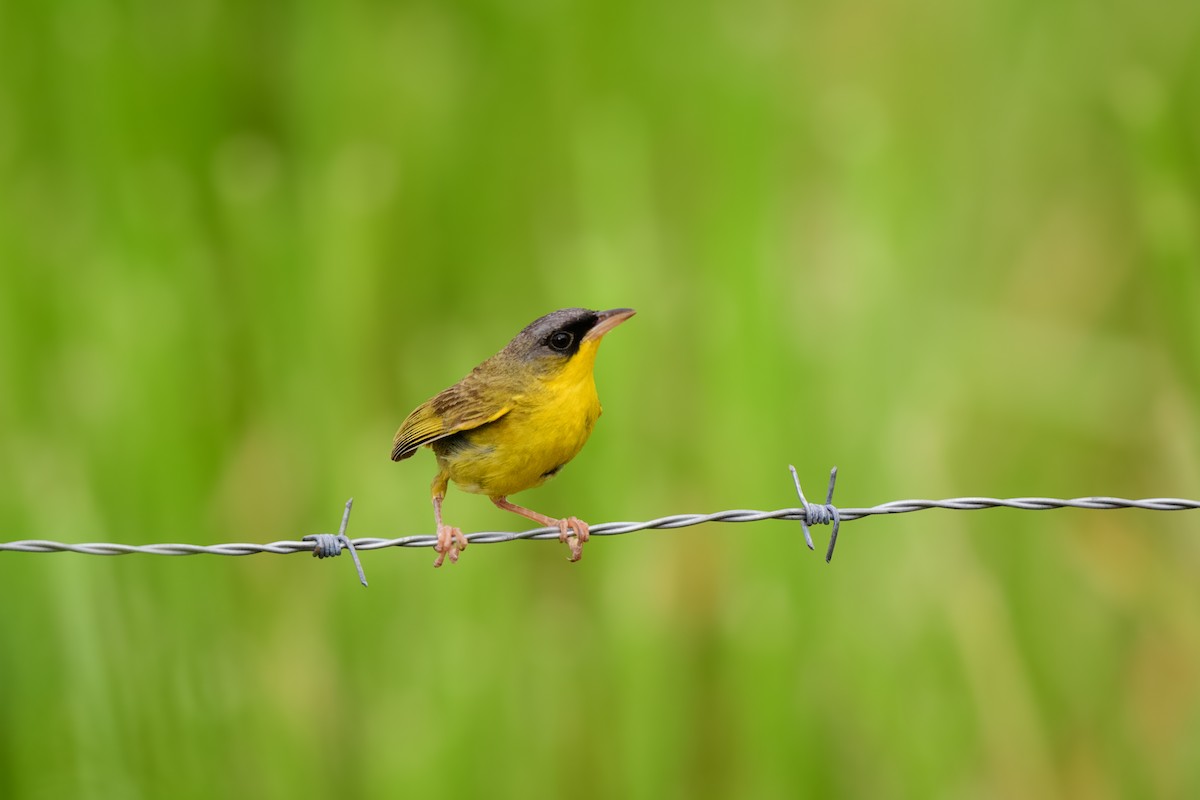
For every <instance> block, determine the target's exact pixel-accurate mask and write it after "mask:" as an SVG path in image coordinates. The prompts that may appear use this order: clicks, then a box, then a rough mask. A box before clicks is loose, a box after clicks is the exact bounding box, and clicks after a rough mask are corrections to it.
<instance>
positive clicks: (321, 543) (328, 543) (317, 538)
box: [302, 497, 367, 586]
mask: <svg viewBox="0 0 1200 800" xmlns="http://www.w3.org/2000/svg"><path fill="white" fill-rule="evenodd" d="M353 505H354V498H353V497H351V498H350V499H349V500H347V501H346V510H345V512H343V513H342V526H341V527H340V528H338V532H337V534H336V535H334V534H332V533H313V534H309V535H308V536H305V537H304V539H303V540H302V541H305V542H313V548H312V554H313V557H314V558H333V557H334V556H340V555H341V554H342V546H343V545H344V546H345V547H347V548H348V549H349V550H350V557H351V558H353V559H354V568H355V569H356V570H358V581H359V583H361V584H362V585H363V586H366V585H367V576H366V575H365V574H363V568H362V562H360V561H359V560H358V551H357V550H355V549H354V540H353V539H351V538H350V537H349V536H347V535H346V526H347V525H349V524H350V508H351V507H352V506H353Z"/></svg>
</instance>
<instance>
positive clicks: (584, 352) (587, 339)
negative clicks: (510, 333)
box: [502, 308, 634, 378]
mask: <svg viewBox="0 0 1200 800" xmlns="http://www.w3.org/2000/svg"><path fill="white" fill-rule="evenodd" d="M633 314H634V311H633V309H632V308H613V309H610V310H608V311H591V310H589V309H586V308H564V309H561V310H559V311H555V312H553V313H550V314H547V315H546V316H544V317H540V318H539V319H536V320H534V321H533V322H531V323H529V325H527V326H526V327H525V329H524V330H523V331H521V332H520V333H518V334H517V335H516V337H514V338H513V340H512V341H511V342H509V343H508V346H507V347H505V348H504V350H503V351H502V355H506V356H508V357H510V358H514V359H518V360H520V361H522V362H525V363H526V364H529V365H530V366H531V367H533V368H534V369H536V370H537V371H538V372H539V373H542V374H543V376H544V377H548V378H549V377H553V376H555V375H557V374H558V373H560V372H561V371H562V370H563V369H565V368H566V366H567V365H568V364H571V365H572V366H574V365H579V366H586V367H588V368H589V371H590V367H591V364H592V362H593V361H594V360H595V358H596V349H597V348H598V347H599V346H600V339H601V338H603V336H604V334H606V333H608V332H609V331H611V330H612V329H613V328H615V327H617V326H618V325H620V324H621V323H622V322H624V321H625V320H627V319H629V318H630V317H632V316H633Z"/></svg>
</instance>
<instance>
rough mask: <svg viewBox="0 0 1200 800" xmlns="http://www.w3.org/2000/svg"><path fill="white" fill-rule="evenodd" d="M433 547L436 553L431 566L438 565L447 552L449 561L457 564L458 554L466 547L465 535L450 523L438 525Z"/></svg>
mask: <svg viewBox="0 0 1200 800" xmlns="http://www.w3.org/2000/svg"><path fill="white" fill-rule="evenodd" d="M433 549H434V552H436V553H437V558H435V559H434V561H433V566H435V567H440V566H441V565H442V562H443V561H444V560H445V558H446V555H447V554H449V556H450V563H451V564H457V563H458V554H459V553H461V552H462V551H463V550H466V549H467V537H466V536H463V532H462V531H461V530H459V529H458V528H455V527H453V526H451V525H438V529H437V544H435V545H434V546H433Z"/></svg>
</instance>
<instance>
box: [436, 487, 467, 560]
mask: <svg viewBox="0 0 1200 800" xmlns="http://www.w3.org/2000/svg"><path fill="white" fill-rule="evenodd" d="M449 483H450V476H449V475H447V474H446V473H445V472H444V471H443V472H439V473H438V475H437V477H436V478H434V479H433V518H434V519H435V520H437V544H435V545H434V546H433V549H434V551H435V552H436V553H437V558H436V559H434V561H433V566H435V567H440V566H441V565H442V561H443V560H445V558H446V554H447V553H449V554H450V563H451V564H457V563H458V554H459V552H461V551H463V550H466V549H467V537H466V536H463V532H462V531H461V530H459V529H458V528H455V527H453V526H451V525H445V524H443V523H442V500H443V499H445V497H446V487H447V486H448V485H449Z"/></svg>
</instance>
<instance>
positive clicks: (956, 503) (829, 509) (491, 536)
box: [0, 467, 1200, 586]
mask: <svg viewBox="0 0 1200 800" xmlns="http://www.w3.org/2000/svg"><path fill="white" fill-rule="evenodd" d="M791 469H792V474H793V477H794V478H795V481H796V490H797V493H798V494H799V495H800V500H801V503H802V504H803V505H802V507H800V508H780V509H776V510H775V511H754V510H748V509H732V510H729V511H716V512H714V513H712V514H671V515H670V516H666V517H658V518H657V519H651V520H646V521H644V522H602V523H600V524H598V525H593V526H591V535H592V536H619V535H621V534H625V533H635V532H637V531H643V530H649V529H662V530H673V529H675V528H687V527H690V526H692V525H702V524H704V523H706V522H761V521H762V520H767V519H781V520H795V521H798V522H800V523H801V526H802V528H803V529H804V533H805V540H806V542H807V543H808V546H809V547H810V548H812V546H813V545H812V538H811V536H810V535H809V533H808V526H810V525H821V524H829V523H833V524H834V529H833V535H831V536H830V542H829V550H828V551H827V553H826V559H825V560H826V561H828V560H829V559H830V558H832V557H833V546H834V544H835V543H836V541H837V537H836V533H837V525H838V523H840V522H850V521H852V520H856V519H862V518H863V517H870V516H876V515H882V514H908V513H911V512H914V511H925V510H927V509H931V508H943V509H948V510H952V511H978V510H981V509H985V508H1015V509H1020V510H1023V511H1048V510H1050V509H1055V508H1086V509H1096V510H1111V509H1118V508H1140V509H1144V510H1146V511H1191V510H1196V509H1200V500H1186V499H1183V498H1178V497H1152V498H1146V499H1142V500H1126V499H1124V498H1121V497H1076V498H1072V499H1069V500H1062V499H1058V498H1054V497H1010V498H996V497H955V498H951V499H948V500H893V501H891V502H888V503H881V504H879V505H876V506H868V507H866V508H838V507H836V506H834V505H833V483H834V479H835V477H836V475H837V468H836V467H835V468H834V469H833V471H832V473H831V475H830V481H829V495H828V498H827V500H826V502H825V503H824V504H823V505H816V504H812V503H809V502H808V501H807V500H805V499H804V493H803V491H801V490H800V480H799V478H798V477H797V476H796V474H795V467H791ZM352 503H353V500H351V501H349V502H347V503H346V512H345V514H344V516H343V517H342V528H341V531H340V532H339V534H338V535H337V536H334V535H333V534H323V535H324V536H331V537H333V538H335V539H337V540H339V542H340V543H341V544H345V545H347V546H348V547H349V548H350V549H351V552H352V553H353V554H354V560H355V563H356V565H357V564H358V556H357V552H355V551H358V550H382V549H383V548H386V547H433V546H434V545H435V544H436V543H437V537H436V536H433V535H429V534H421V535H416V536H401V537H399V538H395V539H384V538H375V537H360V538H356V539H350V538H348V537H347V536H346V535H345V531H346V525H347V524H348V522H349V518H350V506H351V504H352ZM466 538H467V540H468V541H469V542H471V543H473V544H498V543H500V542H515V541H519V540H525V539H528V540H545V539H554V540H556V541H557V540H558V538H559V529H558V528H557V527H553V528H533V529H530V530H527V531H520V532H512V531H480V532H478V533H471V534H467V537H466ZM322 548H325V549H324V554H325V555H337V553H336V552H332V550H330V549H328V548H329V545H328V544H327V542H325V543H323V542H322V541H321V540H319V539H318V538H317V535H314V536H313V537H305V540H304V541H288V540H284V541H278V542H271V543H269V544H254V543H249V542H235V543H231V544H214V545H196V544H173V543H168V544H141V545H131V544H114V543H108V542H85V543H80V544H70V543H67V542H54V541H47V540H45V539H23V540H19V541H15V542H0V552H4V551H8V552H17V553H84V554H87V555H94V556H123V555H129V554H131V553H145V554H149V555H158V556H191V555H199V554H207V555H217V556H248V555H254V554H257V553H275V554H277V555H286V554H289V553H313V554H314V555H318V554H319V553H318V552H317V551H318V550H319V549H322ZM322 557H324V556H322ZM359 577H360V579H361V580H362V583H363V585H364V586H366V578H365V577H363V576H362V567H361V565H359Z"/></svg>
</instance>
